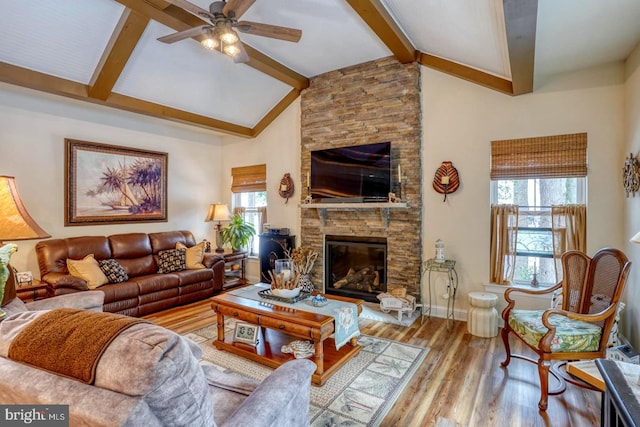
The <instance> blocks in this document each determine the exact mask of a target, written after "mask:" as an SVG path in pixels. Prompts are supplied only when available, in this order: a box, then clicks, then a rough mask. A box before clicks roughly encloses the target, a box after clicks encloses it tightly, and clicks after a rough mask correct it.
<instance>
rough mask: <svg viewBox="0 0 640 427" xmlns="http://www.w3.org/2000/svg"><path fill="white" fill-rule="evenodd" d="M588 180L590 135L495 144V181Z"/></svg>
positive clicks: (571, 135)
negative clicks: (588, 144) (577, 178)
mask: <svg viewBox="0 0 640 427" xmlns="http://www.w3.org/2000/svg"><path fill="white" fill-rule="evenodd" d="M585 176H587V134H586V133H574V134H567V135H554V136H542V137H535V138H522V139H507V140H502V141H491V179H492V180H498V179H527V178H570V177H585Z"/></svg>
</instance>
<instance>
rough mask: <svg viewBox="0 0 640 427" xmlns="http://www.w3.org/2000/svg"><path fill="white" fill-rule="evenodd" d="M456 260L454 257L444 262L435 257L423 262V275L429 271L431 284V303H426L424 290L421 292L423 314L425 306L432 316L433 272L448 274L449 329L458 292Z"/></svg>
mask: <svg viewBox="0 0 640 427" xmlns="http://www.w3.org/2000/svg"><path fill="white" fill-rule="evenodd" d="M455 267H456V262H455V261H454V260H452V259H447V260H445V261H443V262H437V261H436V260H435V259H428V260H426V261H425V262H424V263H423V264H422V275H424V273H425V272H429V274H428V277H427V280H428V285H429V304H428V306H427V305H426V304H425V303H424V301H423V297H422V292H420V304H419V305H420V307H421V310H422V316H423V317H424V314H425V306H426V311H427V315H428V316H429V317H431V308H432V293H433V292H432V289H431V288H432V285H431V273H433V272H436V273H446V274H447V316H446V319H447V330H450V329H451V324H452V321H453V320H454V304H455V298H456V292H457V291H458V273H457V272H456V269H455Z"/></svg>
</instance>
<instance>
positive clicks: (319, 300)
mask: <svg viewBox="0 0 640 427" xmlns="http://www.w3.org/2000/svg"><path fill="white" fill-rule="evenodd" d="M311 304H313V305H315V306H316V307H322V306H323V305H327V304H329V300H327V298H325V297H324V296H323V295H320V294H318V295H316V296H315V297H313V298H311Z"/></svg>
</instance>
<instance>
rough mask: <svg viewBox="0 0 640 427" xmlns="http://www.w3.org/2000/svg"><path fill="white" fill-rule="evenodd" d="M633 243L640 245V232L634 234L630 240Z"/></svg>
mask: <svg viewBox="0 0 640 427" xmlns="http://www.w3.org/2000/svg"><path fill="white" fill-rule="evenodd" d="M629 241H630V242H631V243H640V231H639V232H637V233H636V234H634V236H633V237H632V238H631V239H629Z"/></svg>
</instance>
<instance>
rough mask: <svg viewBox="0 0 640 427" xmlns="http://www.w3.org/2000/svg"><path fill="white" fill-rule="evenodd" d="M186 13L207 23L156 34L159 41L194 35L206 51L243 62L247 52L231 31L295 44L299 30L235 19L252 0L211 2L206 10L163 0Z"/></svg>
mask: <svg viewBox="0 0 640 427" xmlns="http://www.w3.org/2000/svg"><path fill="white" fill-rule="evenodd" d="M166 1H167V2H169V3H171V4H173V5H175V6H178V7H180V8H182V9H184V10H186V11H187V12H191V13H193V14H194V15H196V16H199V17H200V18H203V19H207V20H209V21H210V22H211V24H207V25H200V26H197V27H194V28H190V29H188V30H184V31H179V32H177V33H173V34H169V35H167V36H164V37H160V38H159V39H158V40H159V41H161V42H163V43H175V42H177V41H180V40H184V39H187V38H190V37H198V39H199V40H200V43H201V44H202V46H204V47H205V48H207V49H209V50H217V51H219V52H222V53H224V54H226V55H228V56H230V57H232V58H233V60H234V62H239V63H242V62H247V61H249V55H247V53H246V51H245V49H244V46H243V45H242V42H241V41H240V39H239V37H238V34H237V33H236V31H235V30H238V31H240V32H241V33H246V34H253V35H256V36H262V37H270V38H274V39H279V40H285V41H289V42H294V43H297V42H298V41H299V40H300V37H301V36H302V31H301V30H297V29H295V28H287V27H280V26H277V25H270V24H261V23H258V22H251V21H238V19H239V18H240V16H242V14H244V13H245V12H246V11H247V9H249V7H251V5H252V4H253V3H254V2H255V1H256V0H228V1H224V0H222V1H214V2H213V3H211V4H210V5H209V10H208V11H206V10H204V9H202V8H201V7H199V6H196V5H195V4H193V3H190V2H188V1H187V0H166Z"/></svg>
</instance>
